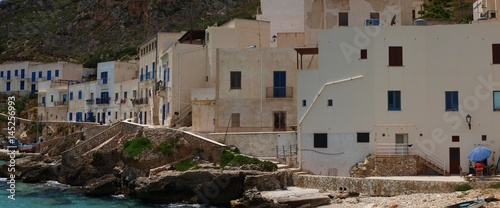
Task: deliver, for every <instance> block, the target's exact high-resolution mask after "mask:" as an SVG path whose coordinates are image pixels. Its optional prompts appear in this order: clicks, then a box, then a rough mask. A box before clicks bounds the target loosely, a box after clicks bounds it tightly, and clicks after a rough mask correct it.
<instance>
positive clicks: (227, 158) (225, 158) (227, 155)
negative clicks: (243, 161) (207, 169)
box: [219, 150, 234, 167]
mask: <svg viewBox="0 0 500 208" xmlns="http://www.w3.org/2000/svg"><path fill="white" fill-rule="evenodd" d="M233 158H234V154H233V153H232V152H231V151H228V150H224V152H222V155H221V156H220V161H219V164H220V166H221V167H224V166H226V165H227V164H228V163H229V162H231V160H232V159H233Z"/></svg>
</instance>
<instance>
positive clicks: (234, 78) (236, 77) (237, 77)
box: [231, 71, 241, 89]
mask: <svg viewBox="0 0 500 208" xmlns="http://www.w3.org/2000/svg"><path fill="white" fill-rule="evenodd" d="M231 89H241V72H240V71H232V72H231Z"/></svg>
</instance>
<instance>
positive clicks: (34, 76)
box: [31, 72, 36, 82]
mask: <svg viewBox="0 0 500 208" xmlns="http://www.w3.org/2000/svg"><path fill="white" fill-rule="evenodd" d="M35 80H36V72H31V82H35Z"/></svg>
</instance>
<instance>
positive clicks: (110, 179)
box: [83, 174, 120, 196]
mask: <svg viewBox="0 0 500 208" xmlns="http://www.w3.org/2000/svg"><path fill="white" fill-rule="evenodd" d="M83 189H84V192H85V194H86V195H91V196H109V195H112V194H115V193H116V192H118V191H119V189H120V180H119V179H118V178H117V177H116V176H115V175H113V174H108V175H105V176H102V177H100V178H94V179H90V180H89V181H88V182H87V183H86V184H85V186H83Z"/></svg>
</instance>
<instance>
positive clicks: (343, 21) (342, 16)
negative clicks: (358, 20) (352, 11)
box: [339, 12, 349, 27]
mask: <svg viewBox="0 0 500 208" xmlns="http://www.w3.org/2000/svg"><path fill="white" fill-rule="evenodd" d="M339 27H349V12H339Z"/></svg>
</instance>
